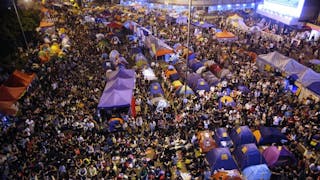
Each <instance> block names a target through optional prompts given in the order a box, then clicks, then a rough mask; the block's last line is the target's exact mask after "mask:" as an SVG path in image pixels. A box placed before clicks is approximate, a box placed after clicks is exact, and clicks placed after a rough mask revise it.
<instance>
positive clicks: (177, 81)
mask: <svg viewBox="0 0 320 180" xmlns="http://www.w3.org/2000/svg"><path fill="white" fill-rule="evenodd" d="M171 85H172V86H173V87H174V88H175V89H176V88H178V87H180V86H182V85H183V84H182V82H181V81H179V80H175V81H173V82H172V83H171Z"/></svg>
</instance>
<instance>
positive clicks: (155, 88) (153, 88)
mask: <svg viewBox="0 0 320 180" xmlns="http://www.w3.org/2000/svg"><path fill="white" fill-rule="evenodd" d="M150 94H151V95H156V94H163V91H162V88H161V85H160V84H159V83H158V82H154V83H152V84H151V85H150Z"/></svg>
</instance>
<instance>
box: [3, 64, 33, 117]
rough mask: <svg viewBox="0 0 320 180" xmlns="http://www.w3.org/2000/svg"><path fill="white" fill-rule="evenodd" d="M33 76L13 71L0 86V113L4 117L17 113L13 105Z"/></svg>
mask: <svg viewBox="0 0 320 180" xmlns="http://www.w3.org/2000/svg"><path fill="white" fill-rule="evenodd" d="M35 76H36V75H35V74H34V73H32V74H28V73H24V72H21V71H18V70H15V71H14V72H13V73H12V74H11V75H10V76H9V78H8V79H7V80H6V81H5V82H4V83H3V84H2V85H1V86H0V92H1V93H0V111H1V112H3V113H4V114H6V115H15V114H16V112H17V111H18V108H17V106H15V103H16V102H17V100H19V99H20V97H21V96H23V94H24V93H25V91H26V90H27V88H28V87H29V85H30V84H31V82H32V81H33V79H34V78H35Z"/></svg>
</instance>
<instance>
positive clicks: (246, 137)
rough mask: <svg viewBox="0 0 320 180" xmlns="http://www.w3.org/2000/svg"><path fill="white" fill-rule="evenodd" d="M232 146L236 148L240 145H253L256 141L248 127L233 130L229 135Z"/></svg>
mask: <svg viewBox="0 0 320 180" xmlns="http://www.w3.org/2000/svg"><path fill="white" fill-rule="evenodd" d="M230 137H231V139H232V141H233V144H234V145H235V146H236V147H238V146H240V145H242V144H249V143H255V142H256V140H255V138H254V136H253V134H252V132H251V130H250V129H249V127H248V126H240V127H238V128H233V129H232V130H231V133H230Z"/></svg>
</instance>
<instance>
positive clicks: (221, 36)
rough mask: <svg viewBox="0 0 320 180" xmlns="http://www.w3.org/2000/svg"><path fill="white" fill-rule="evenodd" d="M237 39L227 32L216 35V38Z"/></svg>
mask: <svg viewBox="0 0 320 180" xmlns="http://www.w3.org/2000/svg"><path fill="white" fill-rule="evenodd" d="M235 37H236V36H235V35H234V34H233V33H231V32H227V31H222V32H218V33H216V38H235Z"/></svg>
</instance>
